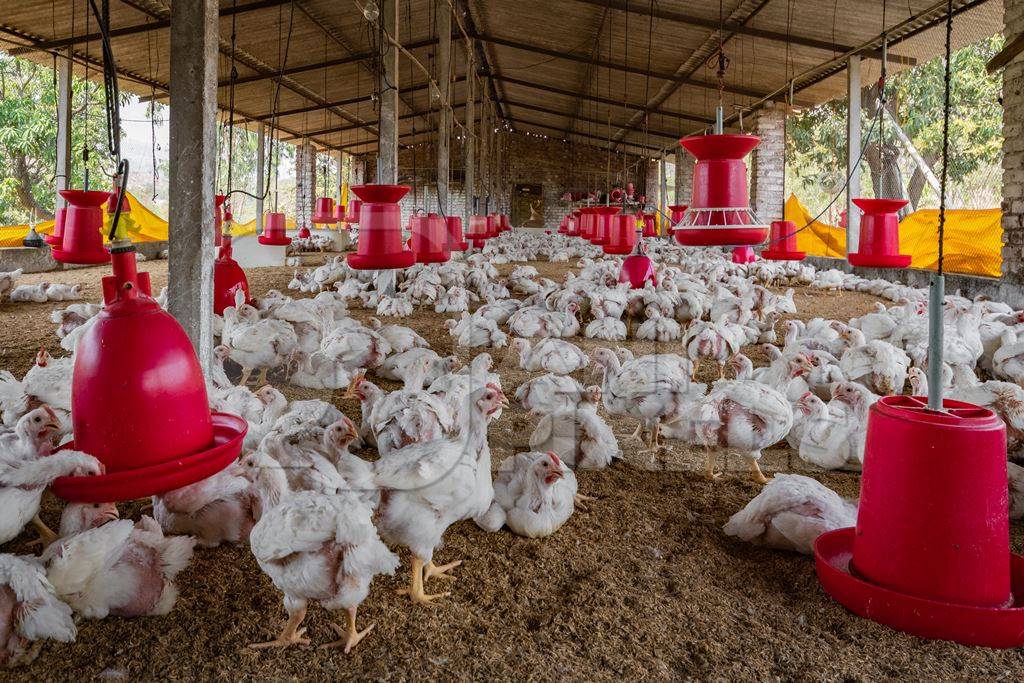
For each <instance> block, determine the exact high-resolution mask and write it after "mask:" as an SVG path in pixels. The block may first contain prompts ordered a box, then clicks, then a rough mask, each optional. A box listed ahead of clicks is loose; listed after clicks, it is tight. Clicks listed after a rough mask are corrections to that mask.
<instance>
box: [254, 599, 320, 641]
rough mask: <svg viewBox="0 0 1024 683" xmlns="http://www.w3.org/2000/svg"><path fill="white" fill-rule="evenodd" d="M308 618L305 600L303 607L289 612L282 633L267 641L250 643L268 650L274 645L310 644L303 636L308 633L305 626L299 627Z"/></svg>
mask: <svg viewBox="0 0 1024 683" xmlns="http://www.w3.org/2000/svg"><path fill="white" fill-rule="evenodd" d="M305 618H306V603H305V601H303V603H302V607H300V608H299V609H297V610H295V611H294V612H289V614H288V622H287V623H286V624H285V625H284V628H283V629H281V635H279V636H278V637H277V638H275V639H274V640H268V641H267V642H265V643H252V644H250V645H249V647H251V648H252V649H254V650H267V649H270V648H272V647H291V646H292V645H309V639H308V638H304V637H303V636H304V635H305V633H306V629H305V628H299V624H301V623H302V620H303V619H305Z"/></svg>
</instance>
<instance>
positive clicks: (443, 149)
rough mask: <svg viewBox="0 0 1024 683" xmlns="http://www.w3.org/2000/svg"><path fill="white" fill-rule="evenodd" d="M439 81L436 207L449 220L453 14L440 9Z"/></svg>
mask: <svg viewBox="0 0 1024 683" xmlns="http://www.w3.org/2000/svg"><path fill="white" fill-rule="evenodd" d="M437 36H438V40H439V41H440V42H439V43H438V45H437V81H438V86H440V89H441V93H440V94H441V120H440V121H439V122H438V126H437V207H438V209H440V213H441V215H442V216H446V217H447V216H448V214H449V213H450V207H449V206H448V175H449V173H448V170H449V169H448V163H449V162H448V159H449V156H450V149H449V145H450V138H451V127H452V124H451V120H452V119H451V117H452V107H451V91H452V87H451V84H452V79H451V56H452V13H451V10H450V9H449V8H448V7H446V6H444V5H440V6H438V9H437Z"/></svg>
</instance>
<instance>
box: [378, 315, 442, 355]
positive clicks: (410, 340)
mask: <svg viewBox="0 0 1024 683" xmlns="http://www.w3.org/2000/svg"><path fill="white" fill-rule="evenodd" d="M370 326H371V327H372V328H373V330H374V331H375V332H376V333H377V334H379V335H380V336H382V337H384V339H385V340H387V342H388V344H389V345H390V346H391V351H392V353H402V352H403V351H408V350H409V349H413V348H417V347H419V348H429V347H430V343H429V342H427V340H426V339H424V338H423V337H421V336H420V335H419V334H417V333H416V331H415V330H413V329H412V328H410V327H405V326H404V325H385V324H383V323H382V322H381V321H380V320H378V319H377V318H370Z"/></svg>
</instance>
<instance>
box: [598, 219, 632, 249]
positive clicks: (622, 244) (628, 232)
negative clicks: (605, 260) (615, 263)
mask: <svg viewBox="0 0 1024 683" xmlns="http://www.w3.org/2000/svg"><path fill="white" fill-rule="evenodd" d="M610 219H611V225H610V226H609V228H608V240H607V241H606V242H605V244H603V245H602V246H601V249H602V250H604V253H606V254H628V253H630V252H632V251H633V247H635V246H636V227H637V217H636V216H634V215H633V214H626V213H621V214H619V215H618V216H610Z"/></svg>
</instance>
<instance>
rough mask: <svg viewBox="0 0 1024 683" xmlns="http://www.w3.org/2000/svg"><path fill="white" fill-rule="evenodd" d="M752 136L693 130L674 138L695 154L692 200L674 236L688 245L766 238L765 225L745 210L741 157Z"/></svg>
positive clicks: (744, 167)
mask: <svg viewBox="0 0 1024 683" xmlns="http://www.w3.org/2000/svg"><path fill="white" fill-rule="evenodd" d="M760 141H761V140H760V138H758V137H757V136H754V135H694V136H690V137H686V138H683V139H682V140H680V141H679V144H681V145H682V146H683V147H684V148H686V149H687V150H688V151H689V152H690V154H692V155H693V156H695V157H696V158H697V164H696V166H695V167H694V170H693V195H692V196H693V201H692V203H691V204H690V207H689V208H688V209H687V210H686V211H685V212H684V213H683V217H682V220H680V221H679V223H678V224H676V225H675V227H674V228H673V229H674V232H675V237H676V241H677V242H679V244H682V245H683V246H687V247H712V246H751V245H755V244H761V243H762V242H764V241H765V238H767V237H768V226H767V225H764V224H763V223H761V222H760V221H758V220H757V217H756V216H755V215H754V213H753V211H751V209H750V199H749V194H748V192H747V165H746V164H745V163H743V159H744V157H746V156H747V154H749V153H750V151H751V150H753V149H754V148H755V147H757V144H758V143H759V142H760Z"/></svg>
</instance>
